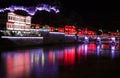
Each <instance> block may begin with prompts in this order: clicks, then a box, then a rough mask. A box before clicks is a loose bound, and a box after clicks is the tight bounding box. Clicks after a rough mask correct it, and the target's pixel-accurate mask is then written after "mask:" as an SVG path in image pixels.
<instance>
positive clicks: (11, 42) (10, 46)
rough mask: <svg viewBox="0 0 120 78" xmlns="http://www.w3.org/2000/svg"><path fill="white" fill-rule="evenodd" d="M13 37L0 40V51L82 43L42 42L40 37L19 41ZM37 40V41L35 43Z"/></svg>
mask: <svg viewBox="0 0 120 78" xmlns="http://www.w3.org/2000/svg"><path fill="white" fill-rule="evenodd" d="M14 38H15V37H10V38H9V39H8V38H0V50H2V51H4V50H14V49H15V50H16V49H24V48H31V47H50V46H59V45H60V46H61V45H63V46H65V45H73V44H82V42H76V41H71V42H65V41H59V42H48V43H47V42H44V40H43V38H42V37H39V39H38V38H37V37H36V39H35V37H34V39H32V37H30V38H28V39H27V37H26V38H23V37H21V39H19V38H20V37H18V38H16V39H14ZM36 40H37V41H36Z"/></svg>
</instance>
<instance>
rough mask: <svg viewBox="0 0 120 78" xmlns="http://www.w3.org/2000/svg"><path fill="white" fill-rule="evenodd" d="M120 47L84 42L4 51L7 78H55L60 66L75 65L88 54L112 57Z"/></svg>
mask: <svg viewBox="0 0 120 78" xmlns="http://www.w3.org/2000/svg"><path fill="white" fill-rule="evenodd" d="M118 50H119V47H117V46H111V45H109V44H100V45H96V44H93V43H92V44H83V45H74V46H70V47H59V48H58V47H57V48H56V47H52V48H36V49H29V50H19V51H11V52H4V53H2V57H3V58H2V61H4V62H3V67H4V66H5V67H4V68H3V70H5V71H6V73H5V74H6V78H29V77H34V78H45V77H47V78H55V77H57V76H58V74H59V66H74V65H75V64H76V62H80V61H81V60H83V59H86V60H87V57H88V56H91V55H94V56H99V57H100V56H104V55H105V56H107V57H108V56H109V57H111V58H112V59H113V58H115V57H116V54H115V53H116V52H119V51H118Z"/></svg>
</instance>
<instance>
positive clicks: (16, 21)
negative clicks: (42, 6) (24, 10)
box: [0, 12, 31, 36]
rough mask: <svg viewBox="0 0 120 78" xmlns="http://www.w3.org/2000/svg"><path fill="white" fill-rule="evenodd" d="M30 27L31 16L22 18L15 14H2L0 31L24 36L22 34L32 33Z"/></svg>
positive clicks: (0, 16)
mask: <svg viewBox="0 0 120 78" xmlns="http://www.w3.org/2000/svg"><path fill="white" fill-rule="evenodd" d="M30 26H31V16H22V15H18V14H15V13H13V12H8V13H7V14H3V13H2V14H0V30H4V31H5V32H8V33H11V32H12V33H15V34H19V35H21V36H22V35H23V34H22V33H25V32H28V31H30Z"/></svg>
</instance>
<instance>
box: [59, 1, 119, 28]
mask: <svg viewBox="0 0 120 78" xmlns="http://www.w3.org/2000/svg"><path fill="white" fill-rule="evenodd" d="M61 3H62V6H63V8H66V9H68V10H74V11H76V12H78V13H79V14H80V16H82V18H83V19H84V20H85V21H86V23H87V24H88V25H90V26H92V27H99V28H105V29H108V30H109V29H110V30H116V29H120V5H119V2H114V1H111V0H109V1H108V0H107V1H105V0H104V1H102V0H101V1H99V0H94V1H92V0H69V1H68V0H61Z"/></svg>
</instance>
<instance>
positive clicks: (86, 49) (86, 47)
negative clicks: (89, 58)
mask: <svg viewBox="0 0 120 78" xmlns="http://www.w3.org/2000/svg"><path fill="white" fill-rule="evenodd" d="M87 51H88V45H87V44H85V56H86V55H87Z"/></svg>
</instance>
